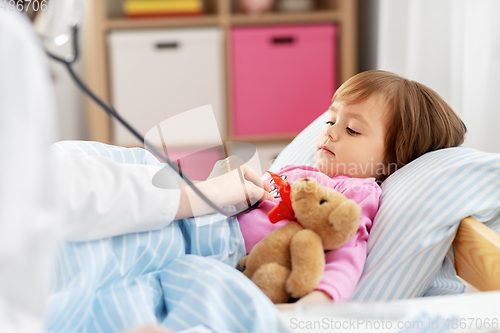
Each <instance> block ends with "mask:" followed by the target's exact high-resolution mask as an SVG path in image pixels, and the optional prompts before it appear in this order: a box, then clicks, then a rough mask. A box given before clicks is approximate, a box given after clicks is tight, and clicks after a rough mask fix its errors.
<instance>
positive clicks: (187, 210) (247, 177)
mask: <svg viewBox="0 0 500 333" xmlns="http://www.w3.org/2000/svg"><path fill="white" fill-rule="evenodd" d="M196 186H197V187H198V189H200V191H201V192H202V193H203V194H205V195H206V196H207V197H208V198H209V199H210V200H212V201H213V202H214V203H215V204H216V205H217V206H218V207H220V208H223V207H226V206H229V205H234V206H236V207H237V208H240V207H243V208H244V207H247V197H248V198H249V199H250V202H251V203H254V202H256V201H264V200H272V199H273V197H272V195H271V194H270V193H269V191H270V190H271V187H270V186H269V185H268V184H266V183H264V182H263V181H262V179H261V178H260V176H259V175H258V174H257V173H256V172H255V171H253V170H252V169H251V168H249V167H248V166H247V165H246V164H243V165H241V166H240V167H239V168H237V169H235V170H232V171H229V172H226V173H224V174H222V175H220V176H217V177H215V178H212V179H210V180H207V181H204V182H200V183H197V184H196ZM210 213H214V210H213V209H212V208H211V207H210V206H208V205H207V204H206V203H205V202H204V201H203V200H202V199H201V198H200V197H199V196H198V195H197V194H196V193H195V192H194V191H193V189H192V188H190V187H188V186H186V184H185V183H181V202H180V205H179V210H178V212H177V215H176V219H182V218H186V217H191V216H201V215H205V214H210Z"/></svg>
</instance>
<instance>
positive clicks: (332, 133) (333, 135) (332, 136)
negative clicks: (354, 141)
mask: <svg viewBox="0 0 500 333" xmlns="http://www.w3.org/2000/svg"><path fill="white" fill-rule="evenodd" d="M334 127H335V125H333V126H331V127H330V128H328V129H327V130H326V132H325V136H326V137H327V138H328V140H330V141H333V142H335V141H338V140H339V135H338V133H337V130H336V128H334Z"/></svg>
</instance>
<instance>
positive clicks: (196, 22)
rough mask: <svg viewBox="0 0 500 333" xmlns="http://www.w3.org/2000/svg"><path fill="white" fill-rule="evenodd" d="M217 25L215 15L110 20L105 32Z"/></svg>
mask: <svg viewBox="0 0 500 333" xmlns="http://www.w3.org/2000/svg"><path fill="white" fill-rule="evenodd" d="M217 25H219V17H218V16H217V15H203V16H197V17H168V18H148V19H127V18H112V19H109V20H108V21H107V25H106V28H107V30H118V29H154V28H172V27H201V26H217Z"/></svg>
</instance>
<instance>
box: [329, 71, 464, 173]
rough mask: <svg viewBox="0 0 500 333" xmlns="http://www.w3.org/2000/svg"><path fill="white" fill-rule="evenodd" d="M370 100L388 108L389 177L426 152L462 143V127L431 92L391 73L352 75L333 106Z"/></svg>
mask: <svg viewBox="0 0 500 333" xmlns="http://www.w3.org/2000/svg"><path fill="white" fill-rule="evenodd" d="M369 98H376V99H378V101H379V102H380V103H383V104H382V105H385V106H386V108H387V112H386V119H385V123H386V124H387V125H386V126H387V133H386V137H385V157H386V159H387V161H388V163H389V174H391V173H392V172H394V171H395V170H396V169H399V168H401V167H403V166H405V165H406V164H408V163H410V162H411V161H413V160H414V159H416V158H417V157H419V156H421V155H423V154H425V153H427V152H430V151H434V150H438V149H442V148H449V147H457V146H459V145H461V144H462V143H463V142H464V138H465V133H466V132H467V128H466V127H465V124H464V123H463V122H462V120H461V119H460V117H458V115H457V114H456V113H455V112H454V111H453V110H452V108H451V107H450V106H449V105H448V104H447V103H446V102H445V101H444V100H443V99H442V98H441V97H440V96H439V95H438V94H437V93H436V92H435V91H434V90H432V89H430V88H428V87H426V86H425V85H423V84H421V83H418V82H415V81H410V80H408V79H405V78H403V77H401V76H399V75H397V74H394V73H391V72H386V71H378V70H377V71H367V72H362V73H359V74H357V75H355V76H353V77H352V78H350V79H349V80H347V81H346V82H344V84H342V86H341V87H340V88H339V89H338V90H337V91H336V92H335V95H333V98H332V103H333V102H334V101H335V100H338V101H341V102H343V103H345V104H346V105H349V104H357V103H362V102H364V101H365V100H367V99H369ZM391 166H392V167H391ZM394 166H395V168H394Z"/></svg>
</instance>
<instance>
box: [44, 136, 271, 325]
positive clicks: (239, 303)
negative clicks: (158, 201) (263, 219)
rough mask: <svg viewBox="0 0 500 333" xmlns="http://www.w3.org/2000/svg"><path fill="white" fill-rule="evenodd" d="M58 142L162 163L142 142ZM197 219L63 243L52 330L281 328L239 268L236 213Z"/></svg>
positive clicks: (49, 316) (138, 161)
mask: <svg viewBox="0 0 500 333" xmlns="http://www.w3.org/2000/svg"><path fill="white" fill-rule="evenodd" d="M54 149H64V150H69V151H73V152H76V153H81V154H87V155H100V156H108V157H109V158H111V159H113V160H115V161H117V162H119V163H134V164H157V163H158V161H156V159H155V158H154V157H153V156H151V155H150V154H149V153H148V152H146V151H145V150H143V149H126V148H119V147H113V146H107V145H104V144H101V143H96V142H64V143H59V144H57V145H56V147H54ZM197 219H209V220H211V221H212V222H213V223H210V224H207V223H206V221H196V220H197ZM197 219H194V218H192V219H184V220H178V221H174V222H173V223H171V224H170V225H168V226H167V227H165V228H163V229H161V230H157V231H150V232H143V233H135V234H128V235H123V236H116V237H112V238H106V239H101V240H96V241H88V242H65V243H63V244H61V245H60V246H59V248H58V251H57V258H56V261H57V262H56V265H55V270H54V280H53V286H52V292H51V296H50V300H49V308H48V313H47V320H46V329H47V331H48V332H106V333H108V332H120V331H123V330H126V329H130V328H133V327H137V326H142V325H145V324H149V323H156V322H160V323H161V324H163V325H164V326H167V327H171V328H174V329H175V330H182V329H185V328H189V327H192V326H196V325H204V326H207V327H210V328H212V329H213V330H215V331H230V332H277V331H278V328H277V327H278V326H277V325H278V319H277V313H278V312H277V309H276V307H275V306H274V305H273V304H272V303H271V302H270V301H269V299H268V298H267V297H266V296H265V295H264V294H263V293H262V292H261V291H260V290H259V289H258V288H257V287H256V286H255V285H254V284H253V283H252V282H251V281H249V280H248V279H247V278H246V277H245V276H244V275H243V274H241V273H240V272H239V271H237V270H236V269H235V268H234V267H235V266H236V265H237V263H238V261H239V259H240V258H241V257H242V256H243V255H244V254H245V246H244V242H243V238H242V236H241V232H240V230H239V227H238V224H237V220H236V218H234V217H233V218H226V217H223V216H221V215H208V216H205V217H201V218H197ZM197 222H198V225H204V226H202V227H197Z"/></svg>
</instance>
